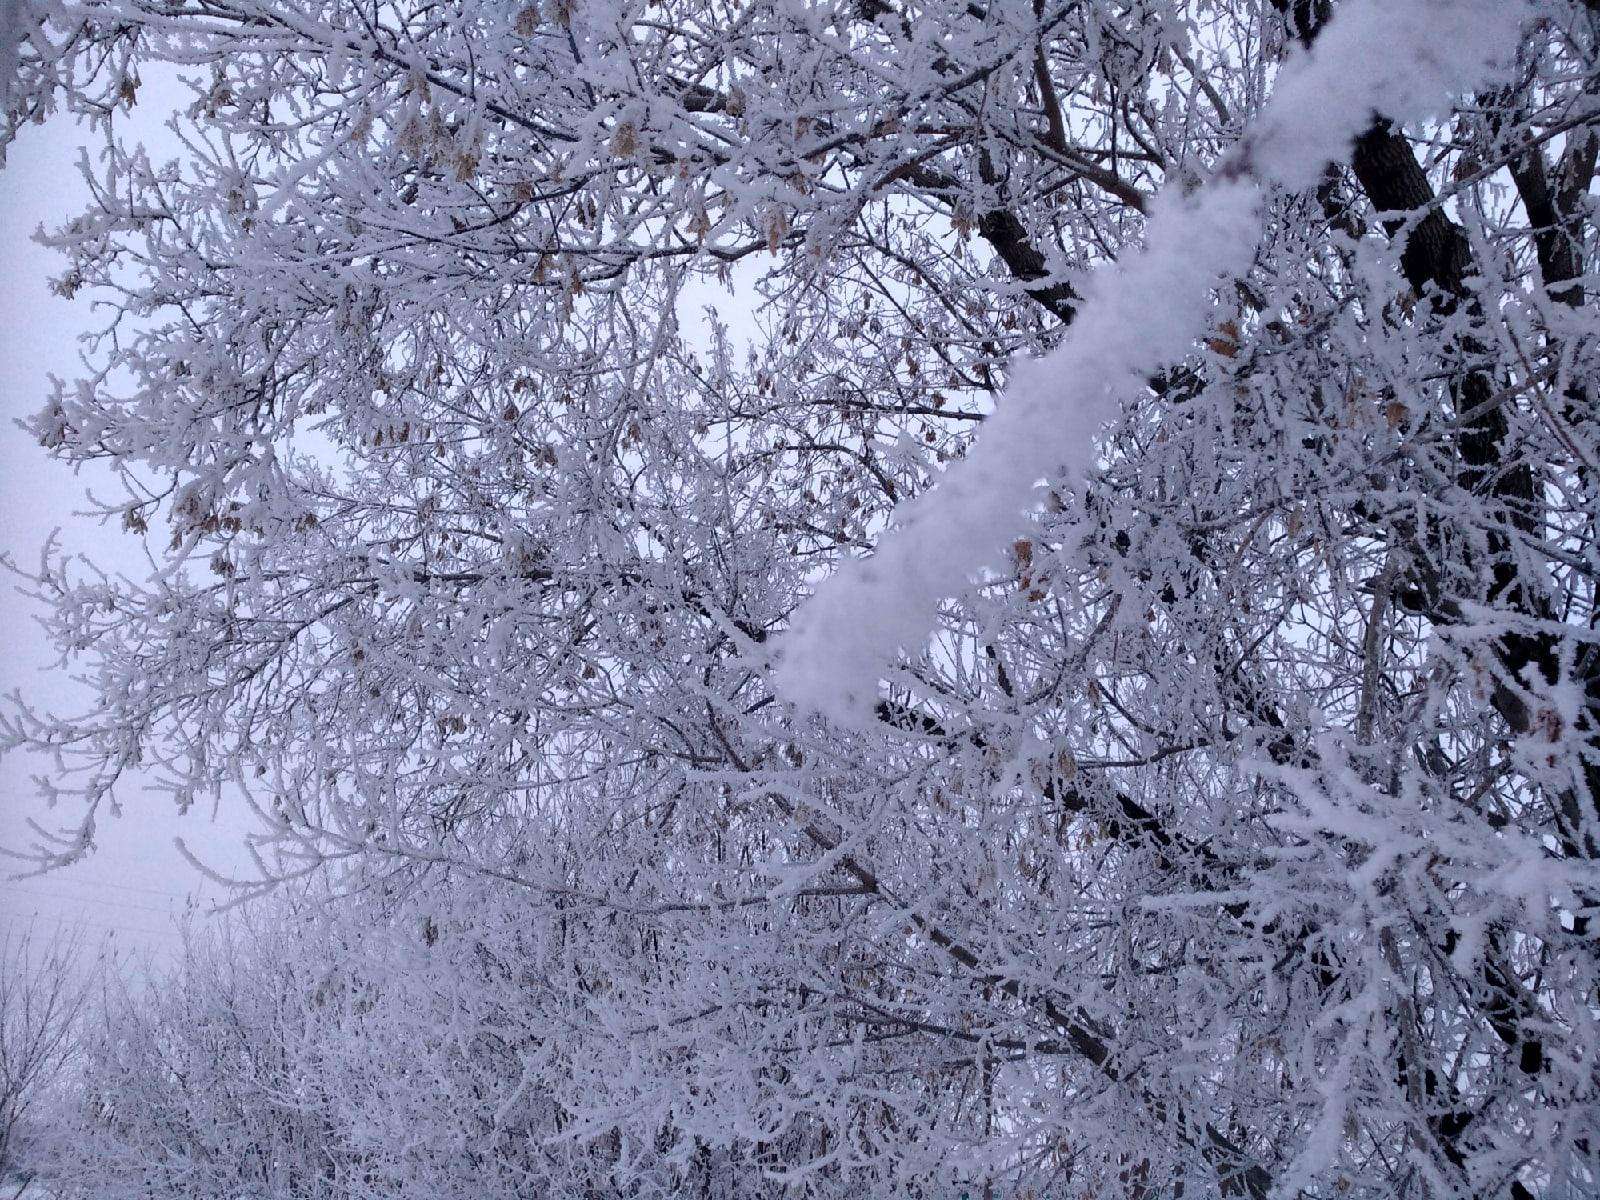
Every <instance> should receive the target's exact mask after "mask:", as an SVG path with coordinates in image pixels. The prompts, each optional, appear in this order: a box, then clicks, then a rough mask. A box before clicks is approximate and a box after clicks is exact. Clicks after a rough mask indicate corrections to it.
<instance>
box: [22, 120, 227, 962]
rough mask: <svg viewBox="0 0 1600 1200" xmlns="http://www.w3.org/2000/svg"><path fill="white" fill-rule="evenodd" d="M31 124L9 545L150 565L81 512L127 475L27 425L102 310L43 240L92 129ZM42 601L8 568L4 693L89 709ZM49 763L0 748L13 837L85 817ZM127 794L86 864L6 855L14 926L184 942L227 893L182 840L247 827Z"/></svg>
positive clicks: (207, 846) (73, 206) (113, 564)
mask: <svg viewBox="0 0 1600 1200" xmlns="http://www.w3.org/2000/svg"><path fill="white" fill-rule="evenodd" d="M143 98H144V97H143V96H141V99H143ZM152 99H155V100H157V101H159V97H154V96H153V97H152ZM152 108H153V106H152ZM152 115H154V113H153V112H152ZM152 124H153V122H152ZM29 133H30V134H31V136H28V137H25V138H24V139H23V141H22V142H21V144H20V145H17V146H13V147H12V148H11V150H10V153H9V159H8V162H7V164H6V166H5V168H4V169H0V283H3V286H0V416H3V418H4V419H3V420H0V550H3V551H4V552H6V553H8V554H10V555H11V556H12V557H13V558H14V559H16V560H17V561H18V562H19V563H20V564H22V565H24V566H27V565H31V564H33V563H35V562H37V561H38V553H39V547H40V545H41V544H42V543H43V542H44V540H45V538H46V537H47V536H48V535H49V534H50V531H51V530H52V529H54V528H57V527H59V528H60V529H61V531H62V541H63V544H64V545H65V546H66V547H67V548H68V549H70V550H74V551H78V552H81V553H84V554H86V555H88V556H90V557H92V558H94V559H95V560H96V561H97V562H100V563H101V564H102V565H104V566H106V567H107V568H108V569H121V570H124V571H127V572H130V573H135V574H138V573H142V572H141V567H142V564H143V563H144V559H143V557H142V555H141V554H140V553H139V547H138V543H137V541H136V540H135V539H134V538H133V537H132V536H131V535H129V534H127V533H124V532H122V531H121V530H120V529H110V528H101V527H100V526H99V524H98V523H97V522H96V521H94V520H92V519H87V518H85V517H82V516H77V515H75V514H77V513H78V512H80V511H81V510H82V509H83V507H84V505H83V497H84V493H85V492H86V491H87V490H89V489H90V488H93V489H94V490H95V491H97V492H98V493H100V494H102V495H115V494H117V485H115V484H114V483H112V482H110V481H109V477H108V475H106V474H104V473H89V472H83V473H80V474H77V475H74V474H73V473H72V471H71V470H70V469H69V468H67V467H66V466H64V465H63V464H61V463H59V462H56V461H54V460H52V459H50V458H48V457H47V456H46V455H45V453H44V451H43V450H41V449H40V447H39V446H38V444H37V443H36V442H34V440H33V439H32V438H30V437H28V436H27V434H25V433H24V432H23V431H21V430H19V429H18V428H16V425H15V420H16V418H18V417H20V416H23V415H25V414H28V413H31V412H33V411H36V410H37V409H38V408H39V407H40V405H41V404H42V403H43V401H44V398H45V396H46V394H47V391H48V388H49V382H48V380H49V376H50V375H52V374H55V375H58V376H62V377H64V378H68V379H70V378H72V377H73V376H74V375H75V374H76V373H78V372H77V345H76V339H77V336H78V334H79V333H80V332H81V331H82V330H83V329H84V328H85V327H86V325H87V323H88V321H89V320H90V317H91V313H90V308H89V304H90V297H89V296H88V295H87V294H86V293H80V294H79V296H78V297H77V299H75V300H72V301H67V300H63V299H61V298H60V297H58V296H55V295H53V294H52V293H51V292H50V289H49V282H48V281H49V279H50V278H51V277H52V276H53V275H56V274H59V272H60V261H59V259H58V258H57V256H56V255H55V254H54V252H52V251H49V250H46V249H44V248H43V247H41V246H39V245H37V244H35V243H34V242H33V240H32V234H33V231H34V230H35V229H36V228H37V227H38V226H39V224H40V223H41V222H43V223H45V224H49V225H55V224H58V223H60V222H61V221H62V220H63V219H64V218H66V217H70V216H71V215H72V214H74V213H76V212H77V211H79V209H80V208H81V205H82V197H83V195H84V187H83V184H82V182H81V180H80V179H79V177H78V173H77V170H76V166H75V164H76V161H77V156H78V153H79V148H80V146H81V144H82V142H81V131H79V130H77V129H75V128H74V127H73V126H72V125H71V124H69V123H66V122H63V121H56V122H52V123H51V124H49V125H47V126H45V127H43V128H40V129H37V130H30V131H29ZM164 136H165V134H164V131H163V130H161V129H160V128H159V127H157V128H153V129H151V130H148V131H146V137H147V140H149V141H152V142H155V143H159V142H160V141H161V140H162V139H163V138H164ZM35 612H36V607H35V605H34V604H33V602H32V601H30V600H28V599H27V598H25V597H23V596H21V595H18V594H17V593H16V592H15V590H14V586H13V580H12V579H11V578H10V577H9V576H7V577H5V578H3V579H0V692H4V693H6V694H9V693H10V692H12V691H13V690H15V689H20V690H21V691H22V692H23V694H24V695H26V696H27V697H29V698H30V699H32V700H34V701H36V702H39V703H48V704H50V705H53V706H56V707H58V708H60V709H69V708H73V707H81V706H82V705H83V704H84V703H85V701H86V699H87V692H86V690H85V689H84V688H83V687H82V686H81V685H78V684H75V683H74V682H73V681H72V680H71V678H70V677H69V673H68V672H65V671H62V670H60V669H58V668H55V667H53V666H52V660H53V655H52V653H51V651H50V649H49V647H48V645H47V644H46V643H45V641H44V639H43V636H42V634H41V632H40V630H39V628H38V626H37V624H36V622H35V620H34V616H35ZM48 767H49V764H48V763H47V762H45V761H43V760H39V759H27V758H24V757H22V756H19V755H8V756H6V757H4V758H0V846H13V847H14V846H17V845H19V844H22V843H25V842H27V841H28V840H30V833H29V830H28V827H27V820H28V818H29V817H32V818H34V819H35V820H38V821H39V822H40V823H42V824H44V825H47V826H52V827H59V826H61V825H63V824H64V823H65V822H66V820H67V819H69V818H71V817H73V816H75V814H74V813H72V812H70V811H65V810H64V808H63V810H58V811H57V812H55V813H52V812H50V811H49V810H47V809H46V808H45V807H44V806H43V804H42V803H41V801H40V800H39V799H38V798H37V796H36V795H35V794H34V787H33V784H32V782H31V776H33V775H34V774H36V773H39V772H41V771H46V770H48ZM120 799H121V800H122V803H123V809H124V811H123V815H122V817H121V818H120V819H115V818H109V817H108V818H107V819H105V820H104V821H103V822H102V823H101V825H100V827H99V832H98V836H97V845H98V849H97V850H96V852H95V853H94V854H93V855H92V856H90V858H89V860H88V861H87V862H85V863H83V864H82V865H79V866H76V867H73V868H70V869H67V870H63V871H57V872H53V873H51V874H49V875H45V876H43V877H37V878H31V879H24V880H18V879H15V878H13V876H14V874H15V872H16V871H17V870H18V869H20V867H19V864H16V863H14V862H12V861H10V860H5V859H0V926H3V925H13V926H14V925H16V924H17V923H26V922H29V921H44V922H47V923H51V924H53V923H55V922H60V921H66V922H73V923H77V922H81V923H83V924H84V925H85V926H86V928H87V932H88V933H89V934H91V935H95V936H112V937H114V938H115V939H116V941H117V942H118V943H121V944H122V945H125V946H127V947H129V948H130V949H135V950H140V951H148V952H150V953H152V954H155V955H157V956H161V955H164V954H168V953H170V951H171V949H172V948H173V947H174V946H175V945H176V943H177V933H176V927H175V924H174V922H175V919H176V918H177V917H178V915H179V914H181V913H182V912H183V911H184V909H185V907H186V905H187V904H188V903H190V902H191V900H193V901H197V902H198V903H200V904H201V905H202V906H203V905H204V904H205V903H206V902H208V900H210V899H211V898H214V896H215V892H216V889H215V888H212V887H210V885H208V884H206V882H205V880H204V879H203V877H202V876H200V875H198V874H197V873H196V872H195V870H194V869H193V868H192V867H191V866H190V865H189V864H188V863H187V862H186V861H185V860H184V859H183V858H182V856H181V855H179V854H178V852H177V851H176V850H175V849H174V847H173V844H172V842H173V838H174V837H175V836H177V835H179V834H182V836H183V837H184V839H185V841H186V842H188V844H189V845H190V847H191V848H192V849H194V850H195V851H196V852H197V853H199V854H200V855H201V856H202V857H203V858H204V859H205V860H206V861H208V862H214V863H217V864H220V865H223V866H226V865H228V864H230V863H234V862H237V861H239V860H240V857H241V856H240V855H239V853H238V851H237V849H236V847H237V842H238V838H239V833H240V828H241V827H240V825H239V824H238V822H237V818H236V817H234V815H233V814H229V813H224V814H223V817H222V818H221V820H219V821H218V822H215V823H213V822H212V821H211V819H210V815H209V813H203V812H200V811H199V809H198V806H197V809H196V810H195V811H194V812H192V813H191V814H190V815H189V816H188V817H185V818H182V819H179V818H178V816H177V814H176V813H175V811H174V810H173V806H172V802H171V800H170V799H169V798H168V797H167V796H166V795H165V794H163V793H159V792H149V791H146V790H144V788H143V787H141V786H138V785H137V784H136V785H135V786H131V787H129V788H127V789H126V790H125V791H124V792H123V793H122V795H121V797H120ZM66 803H67V802H65V801H64V802H63V806H65V804H66ZM230 818H233V819H232V820H230Z"/></svg>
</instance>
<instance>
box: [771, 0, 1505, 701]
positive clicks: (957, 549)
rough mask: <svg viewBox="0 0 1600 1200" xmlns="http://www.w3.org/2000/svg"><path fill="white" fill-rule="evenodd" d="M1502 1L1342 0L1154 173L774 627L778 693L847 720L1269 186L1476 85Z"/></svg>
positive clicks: (1171, 356) (1206, 281)
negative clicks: (1223, 141)
mask: <svg viewBox="0 0 1600 1200" xmlns="http://www.w3.org/2000/svg"><path fill="white" fill-rule="evenodd" d="M1526 11H1527V10H1526V7H1525V6H1524V5H1523V4H1521V3H1515V2H1511V3H1508V2H1506V0H1350V3H1347V4H1345V5H1344V6H1342V7H1341V8H1340V10H1339V13H1338V16H1337V18H1336V19H1335V20H1334V21H1333V23H1332V24H1331V25H1330V26H1329V27H1328V29H1327V30H1326V31H1325V32H1324V34H1323V35H1322V37H1321V38H1320V39H1319V40H1318V42H1317V44H1316V47H1315V49H1314V51H1313V52H1312V53H1311V54H1309V55H1306V56H1303V57H1301V58H1299V59H1298V60H1296V61H1294V62H1292V63H1290V64H1289V65H1288V66H1286V67H1285V69H1284V71H1283V73H1282V75H1281V76H1280V78H1279V81H1278V85H1277V88H1276V91H1275V92H1274V95H1273V97H1272V99H1271V101H1270V102H1269V103H1268V105H1267V107H1266V109H1265V110H1264V111H1263V112H1262V114H1261V116H1260V118H1259V119H1258V120H1257V121H1256V123H1255V125H1254V127H1253V128H1252V129H1251V130H1250V131H1249V133H1248V134H1247V135H1246V137H1245V138H1244V139H1243V140H1242V141H1241V142H1240V144H1239V146H1238V147H1237V148H1236V149H1235V150H1234V151H1233V153H1231V154H1230V155H1229V156H1228V158H1227V159H1226V160H1224V162H1223V163H1222V164H1221V165H1220V167H1219V168H1218V169H1217V171H1216V173H1215V174H1214V175H1213V177H1212V179H1211V181H1210V182H1209V183H1208V184H1207V185H1206V186H1205V187H1203V188H1201V189H1199V190H1198V191H1197V192H1195V193H1193V194H1192V195H1189V196H1181V195H1179V194H1178V192H1177V190H1176V189H1173V188H1169V189H1168V190H1167V192H1166V193H1165V194H1164V195H1163V196H1162V197H1160V198H1159V200H1158V201H1157V203H1156V205H1155V206H1154V208H1153V211H1152V214H1151V219H1150V224H1149V231H1148V235H1147V240H1146V245H1145V246H1144V248H1143V249H1141V250H1139V251H1137V252H1134V253H1131V254H1129V255H1127V256H1125V257H1124V259H1123V260H1122V261H1121V262H1119V263H1118V264H1116V265H1115V266H1114V267H1108V268H1105V269H1103V270H1101V271H1100V272H1098V273H1097V274H1096V275H1095V276H1094V277H1093V278H1092V280H1091V281H1090V284H1089V286H1088V288H1087V289H1086V294H1085V299H1084V304H1083V306H1082V308H1081V309H1080V311H1079V315H1078V318H1077V320H1076V321H1075V322H1074V324H1073V326H1072V329H1071V332H1070V333H1069V334H1068V336H1067V338H1066V340H1065V341H1064V342H1063V343H1062V344H1061V345H1060V346H1059V347H1058V348H1057V349H1056V350H1054V351H1053V352H1052V353H1050V354H1048V355H1046V356H1045V357H1043V358H1040V359H1037V360H1034V361H1031V362H1025V363H1021V364H1019V365H1017V366H1016V367H1015V368H1014V369H1013V370H1012V373H1011V381H1010V386H1009V387H1008V388H1007V389H1006V393H1005V396H1004V398H1003V399H1002V401H1001V403H1000V405H999V406H998V408H997V410H996V412H995V414H994V415H993V416H992V417H991V418H990V419H989V420H988V421H987V422H986V423H985V425H984V428H983V431H982V433H981V434H980V436H979V437H978V438H977V440H976V442H975V443H974V444H973V446H972V449H971V451H970V452H969V453H968V455H967V457H966V458H965V459H964V460H963V461H961V462H959V463H957V464H955V465H954V466H952V467H951V468H950V469H949V470H947V471H946V472H945V474H944V476H943V478H942V479H940V481H939V482H938V483H937V485H936V486H934V487H933V488H931V489H930V490H928V491H927V492H925V493H923V494H922V495H920V496H918V497H916V498H915V499H913V500H911V501H909V502H908V503H906V504H904V505H902V506H901V508H900V510H899V512H898V513H897V520H896V524H895V527H894V528H892V529H891V530H890V532H888V533H887V534H886V535H885V536H884V537H883V539H882V541H881V542H880V544H879V546H878V549H877V552H876V553H875V554H874V555H873V556H872V557H871V558H868V559H864V560H860V561H857V562H852V563H849V564H847V565H846V566H845V567H843V568H842V569H841V570H839V571H838V572H837V573H836V574H835V575H834V576H833V577H832V578H830V579H828V580H826V581H824V583H823V584H822V585H821V586H820V587H819V588H818V589H817V592H816V595H815V596H813V597H812V599H811V600H810V601H809V602H808V603H807V604H805V605H804V606H802V607H801V609H800V611H799V612H798V614H797V615H796V618H795V622H794V625H793V627H792V628H791V629H790V630H789V632H788V633H787V634H786V635H784V636H783V637H782V638H781V639H780V640H779V642H778V647H777V652H778V660H777V667H776V671H775V681H776V684H777V687H778V690H779V692H780V693H781V694H782V695H784V696H785V697H787V698H788V699H790V700H792V701H794V702H795V703H796V704H798V705H799V706H800V707H802V708H803V709H807V710H812V711H816V712H821V713H824V714H826V715H828V716H831V717H833V718H835V719H837V720H841V721H843V722H846V723H857V722H864V721H867V720H869V719H870V714H871V710H872V705H873V703H874V701H875V700H876V697H877V682H878V679H879V678H880V676H881V674H882V673H883V671H884V669H885V667H886V666H887V665H888V664H889V662H890V661H891V660H892V659H893V657H894V656H895V655H896V654H897V653H899V652H901V651H909V650H915V649H916V648H917V647H919V646H920V645H921V644H922V643H923V641H924V640H925V639H926V638H927V636H928V634H929V632H930V631H931V629H932V627H933V623H934V619H935V615H936V612H937V608H938V604H939V601H940V600H941V599H942V598H944V597H946V596H949V595H952V594H954V593H956V592H957V591H959V590H960V589H961V588H962V587H963V586H964V585H965V584H966V583H967V581H968V580H969V579H971V578H972V577H973V576H974V575H976V574H977V573H978V572H980V571H982V570H983V569H984V568H985V567H987V566H991V565H993V564H994V563H996V562H997V561H998V560H999V558H1000V556H1001V555H1002V554H1003V552H1004V549H1005V547H1006V546H1007V545H1009V544H1010V542H1011V541H1012V539H1013V538H1014V537H1015V536H1016V535H1017V533H1018V532H1019V530H1020V527H1021V522H1022V516H1023V514H1024V513H1025V512H1026V511H1027V509H1028V508H1029V507H1030V506H1031V504H1032V503H1033V500H1034V496H1035V488H1036V484H1037V482H1038V481H1039V480H1040V479H1041V478H1044V477H1045V476H1049V477H1051V478H1052V479H1054V480H1057V481H1065V482H1068V483H1073V482H1076V481H1078V480H1081V479H1082V478H1083V476H1084V474H1085V472H1086V471H1087V470H1088V469H1089V467H1090V466H1091V464H1092V463H1093V460H1094V453H1095V441H1096V436H1097V434H1098V432H1099V430H1100V428H1101V426H1103V425H1104V424H1106V423H1107V422H1108V421H1110V420H1111V419H1112V418H1113V417H1114V416H1115V415H1116V413H1117V410H1118V406H1119V403H1120V401H1121V399H1122V397H1123V396H1125V395H1131V394H1134V393H1135V392H1136V391H1137V389H1138V388H1140V387H1142V386H1143V381H1144V380H1145V379H1146V378H1147V377H1148V376H1149V375H1150V374H1152V373H1153V372H1155V371H1156V370H1158V369H1159V368H1160V367H1162V366H1163V365H1165V364H1167V363H1170V362H1172V361H1174V360H1176V359H1179V358H1182V357H1183V356H1184V355H1185V354H1186V353H1187V352H1188V350H1189V348H1190V347H1191V346H1192V345H1193V343H1194V342H1195V340H1196V339H1197V338H1199V337H1200V336H1201V335H1202V334H1203V333H1204V332H1205V328H1206V325H1207V322H1208V320H1209V318H1210V308H1211V305H1210V302H1209V297H1210V292H1211V289H1212V288H1213V287H1215V286H1216V285H1217V284H1218V283H1219V282H1220V281H1221V280H1223V279H1226V278H1228V277H1230V276H1234V275H1237V274H1240V273H1242V272H1243V271H1244V270H1246V269H1247V268H1248V266H1249V264H1250V261H1251V257H1252V255H1253V253H1254V250H1255V246H1256V243H1257V240H1258V239H1259V237H1260V232H1261V200H1262V194H1263V190H1264V189H1265V188H1266V187H1267V186H1269V185H1273V184H1276V185H1280V186H1283V187H1286V188H1290V189H1298V188H1303V187H1307V186H1309V185H1311V184H1312V183H1313V182H1314V181H1315V179H1316V176H1317V173H1318V172H1319V171H1320V170H1321V169H1322V167H1323V166H1324V165H1325V164H1326V163H1328V162H1330V161H1332V160H1334V159H1337V158H1340V157H1342V156H1343V155H1344V154H1346V153H1347V151H1348V150H1349V147H1350V144H1351V142H1352V141H1353V140H1354V138H1355V137H1356V136H1357V135H1358V134H1360V133H1361V132H1362V130H1364V129H1366V128H1367V127H1368V126H1369V125H1370V124H1371V122H1372V119H1373V116H1374V114H1375V113H1381V114H1382V115H1384V116H1387V117H1389V118H1391V119H1393V120H1396V121H1401V122H1403V121H1406V120H1411V119H1415V118H1417V117H1419V116H1424V115H1426V114H1428V113H1430V112H1433V111H1437V110H1438V109H1439V108H1441V107H1442V106H1443V105H1445V104H1446V103H1447V102H1448V101H1449V99H1450V97H1451V96H1453V95H1456V94H1459V93H1460V92H1463V91H1468V90H1471V89H1473V88H1476V87H1480V86H1482V85H1483V84H1484V83H1485V82H1487V81H1488V80H1489V79H1490V78H1491V77H1492V76H1493V75H1494V71H1495V67H1496V63H1497V61H1498V60H1499V59H1501V58H1502V57H1504V56H1507V55H1509V53H1510V52H1511V51H1512V50H1513V49H1514V47H1515V45H1516V36H1517V32H1518V26H1519V24H1520V22H1521V20H1522V18H1523V16H1524V15H1525V14H1526Z"/></svg>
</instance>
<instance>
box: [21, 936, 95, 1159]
mask: <svg viewBox="0 0 1600 1200" xmlns="http://www.w3.org/2000/svg"><path fill="white" fill-rule="evenodd" d="M85 957H86V956H85V954H84V938H83V933H82V931H81V930H76V929H74V930H61V931H59V932H57V931H51V932H49V933H45V932H42V931H41V930H40V929H39V928H38V927H36V926H29V927H27V928H24V929H23V930H22V931H21V932H17V931H16V930H12V929H7V930H5V931H4V932H0V1177H4V1176H5V1175H7V1174H9V1173H10V1172H11V1171H13V1170H15V1169H16V1168H17V1167H18V1166H19V1165H20V1160H19V1157H18V1155H19V1152H20V1150H21V1140H22V1134H23V1130H24V1128H25V1126H24V1122H25V1120H26V1119H27V1117H28V1115H29V1113H30V1112H32V1111H34V1110H36V1109H37V1106H38V1103H39V1101H40V1099H41V1098H42V1097H43V1096H44V1095H45V1094H46V1093H47V1092H48V1090H49V1088H50V1086H51V1084H52V1083H54V1082H55V1081H56V1080H57V1079H59V1078H60V1076H61V1073H62V1070H63V1069H64V1068H65V1067H66V1065H67V1063H68V1062H69V1061H70V1060H71V1058H72V1054H73V1051H74V1050H75V1049H76V1047H77V1044H78V1034H79V1029H80V1018H81V1016H82V1014H83V1010H84V1003H85V1001H86V1000H87V999H88V996H89V991H90V983H91V980H92V976H91V975H90V974H89V973H88V972H87V971H86V970H85V969H84V968H85Z"/></svg>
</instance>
